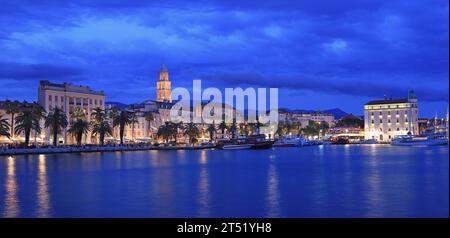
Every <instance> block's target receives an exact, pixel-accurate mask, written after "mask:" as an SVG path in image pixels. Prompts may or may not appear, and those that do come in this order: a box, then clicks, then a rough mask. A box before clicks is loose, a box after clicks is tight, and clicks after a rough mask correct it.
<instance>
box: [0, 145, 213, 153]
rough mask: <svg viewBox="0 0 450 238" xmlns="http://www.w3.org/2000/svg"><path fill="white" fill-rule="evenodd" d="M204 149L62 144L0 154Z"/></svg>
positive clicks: (195, 148) (7, 150)
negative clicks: (60, 145)
mask: <svg viewBox="0 0 450 238" xmlns="http://www.w3.org/2000/svg"><path fill="white" fill-rule="evenodd" d="M198 149H206V147H203V146H154V145H110V146H96V145H92V146H62V147H34V148H3V149H0V155H24V154H57V153H81V152H83V153H85V152H86V153H87V152H113V151H140V150H198Z"/></svg>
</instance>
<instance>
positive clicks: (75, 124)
mask: <svg viewBox="0 0 450 238" xmlns="http://www.w3.org/2000/svg"><path fill="white" fill-rule="evenodd" d="M71 118H72V123H71V126H70V128H69V130H68V131H67V132H69V133H70V134H71V135H72V136H75V140H76V141H77V145H78V146H80V145H81V141H82V139H83V134H87V133H88V132H89V122H88V121H87V120H86V115H85V114H84V112H83V111H82V110H81V109H80V108H76V109H75V111H74V112H73V113H72V115H71Z"/></svg>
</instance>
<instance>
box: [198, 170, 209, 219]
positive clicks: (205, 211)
mask: <svg viewBox="0 0 450 238" xmlns="http://www.w3.org/2000/svg"><path fill="white" fill-rule="evenodd" d="M198 203H199V216H200V217H208V216H209V215H210V198H209V175H208V169H207V168H205V167H204V166H203V167H202V168H201V169H200V179H199V196H198Z"/></svg>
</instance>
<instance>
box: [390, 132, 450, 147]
mask: <svg viewBox="0 0 450 238" xmlns="http://www.w3.org/2000/svg"><path fill="white" fill-rule="evenodd" d="M391 145H398V146H415V145H421V146H432V145H448V138H447V137H446V136H445V134H433V135H429V136H411V135H406V136H398V137H396V138H395V139H394V140H392V142H391Z"/></svg>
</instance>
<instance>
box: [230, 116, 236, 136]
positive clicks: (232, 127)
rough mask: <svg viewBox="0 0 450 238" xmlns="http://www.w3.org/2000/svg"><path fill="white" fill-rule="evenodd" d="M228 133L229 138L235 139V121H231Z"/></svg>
mask: <svg viewBox="0 0 450 238" xmlns="http://www.w3.org/2000/svg"><path fill="white" fill-rule="evenodd" d="M230 131H231V137H232V138H235V137H236V131H237V126H236V121H235V120H233V124H231V127H230Z"/></svg>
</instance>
